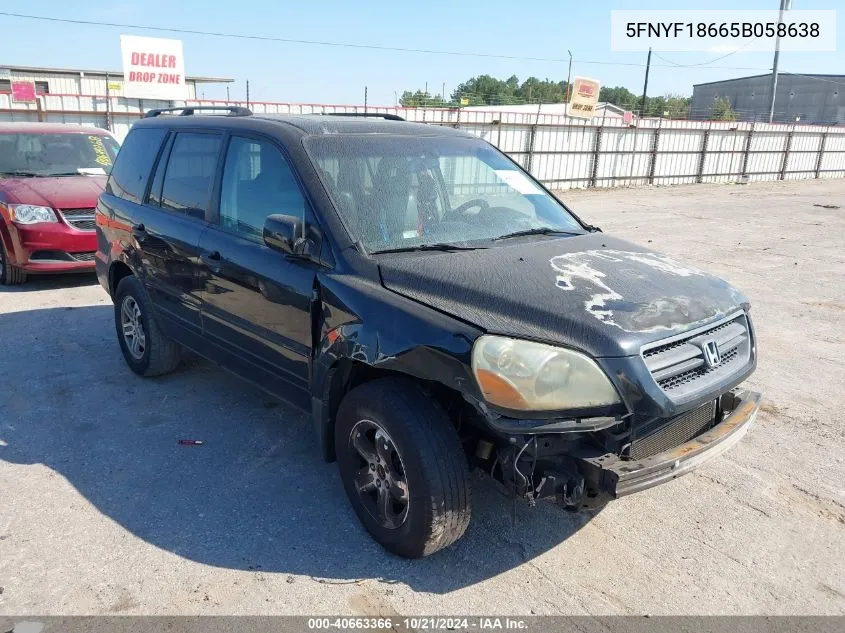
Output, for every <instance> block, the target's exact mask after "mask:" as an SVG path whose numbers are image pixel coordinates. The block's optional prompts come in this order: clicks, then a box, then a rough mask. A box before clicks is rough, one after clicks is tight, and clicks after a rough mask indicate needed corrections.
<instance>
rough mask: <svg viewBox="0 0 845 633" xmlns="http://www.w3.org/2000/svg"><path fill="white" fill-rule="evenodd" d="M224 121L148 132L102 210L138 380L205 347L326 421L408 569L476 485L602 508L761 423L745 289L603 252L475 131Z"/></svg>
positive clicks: (345, 121)
mask: <svg viewBox="0 0 845 633" xmlns="http://www.w3.org/2000/svg"><path fill="white" fill-rule="evenodd" d="M177 112H178V113H179V114H177ZM222 112H224V113H225V114H224V115H221V114H208V113H204V112H203V110H202V109H201V108H190V107H189V108H183V109H181V110H178V109H173V110H156V111H151V112H149V113H147V115H146V117H145V118H144V119H143V120H141V121H140V122H138V123H136V124H135V125H134V126H133V127H132V129H131V131H130V132H129V135H128V137H127V138H126V140H125V143H124V145H123V147H122V149H121V150H120V153H119V155H118V157H117V160H116V163H115V165H114V169H113V170H112V172H111V175H110V177H109V179H108V182H107V185H106V188H105V191H104V193H103V194H102V195H101V197H100V199H99V203H98V205H97V210H96V222H97V242H98V244H97V254H96V268H97V275H98V277H99V280H100V283H101V284H102V285H103V287H104V288H105V289H106V290H107V291H108V293H109V294H110V295H111V297H112V299H113V302H114V318H115V328H116V332H117V340H118V343H119V345H120V348H121V351H122V353H123V357H124V358H125V359H126V362H127V364H128V365H129V367H130V368H131V369H132V370H133V371H135V372H136V373H138V374H141V375H143V376H158V375H161V374H166V373H167V372H170V371H172V370H173V369H174V368H175V367H176V366H177V364H178V363H179V358H180V353H181V352H182V350H183V349H189V350H192V351H193V352H195V353H197V354H199V355H201V356H204V357H207V358H208V359H211V360H212V361H214V362H216V363H218V364H220V365H221V366H223V367H225V368H227V369H228V370H231V372H233V373H235V374H237V375H239V376H240V377H242V378H243V379H245V380H248V381H250V382H252V383H254V384H255V385H257V386H258V387H260V388H262V389H264V390H266V391H267V392H269V393H271V394H273V395H274V396H277V397H278V398H281V399H283V400H285V401H287V402H288V403H290V404H291V405H293V406H294V407H297V408H299V409H301V410H303V411H305V412H307V413H308V414H309V415H310V419H311V420H312V422H313V427H314V432H315V435H316V438H317V443H318V446H319V448H320V452H321V454H322V457H323V458H324V459H325V460H327V461H337V464H338V467H339V470H340V474H341V479H342V482H343V486H344V488H345V490H346V494H347V496H348V498H349V501H350V503H351V505H352V508H353V509H354V511H355V513H356V514H357V516H358V518H359V519H360V521H361V523H362V524H363V525H364V527H365V528H366V529H367V530H368V531H369V533H370V534H371V535H372V536H373V537H374V538H375V540H376V541H378V542H379V543H380V544H382V545H383V546H384V547H385V548H387V549H388V550H390V551H392V552H395V553H397V554H400V555H402V556H406V557H421V556H426V555H428V554H432V553H434V552H436V551H438V550H440V549H442V548H443V547H446V546H448V545H450V544H451V543H453V542H455V541H456V540H457V539H459V538H460V537H461V535H462V534H463V533H464V531H465V530H466V528H467V525H468V523H469V520H470V514H471V491H470V483H469V478H468V473H469V470H470V468H480V469H483V470H484V471H486V472H487V473H490V474H491V475H492V477H493V479H494V480H495V481H496V482H497V483H495V484H494V485H497V486H501V487H503V488H504V489H505V490H506V491H507V492H508V493H509V495H511V496H512V497H513V498H521V499H525V500H526V501H527V502H528V503H530V504H532V505H533V504H534V503H535V501H536V500H538V499H541V498H552V499H555V500H556V501H557V502H558V503H559V504H560V505H562V506H564V507H565V508H569V509H580V508H583V507H585V506H594V505H602V504H604V503H606V502H607V501H608V500H609V499H611V498H614V497H621V496H623V495H628V494H631V493H635V492H638V491H641V490H644V489H647V488H649V487H651V486H655V485H658V484H663V483H666V482H669V481H671V480H672V479H675V478H676V477H679V476H681V475H683V474H685V473H687V472H689V471H691V470H692V469H694V468H696V467H697V466H699V465H700V464H701V463H702V462H704V461H706V460H709V459H710V458H712V457H714V456H715V455H718V454H720V453H722V452H723V451H725V450H726V449H728V448H729V447H731V446H732V445H734V444H735V443H736V442H738V441H739V440H740V438H742V437H743V435H744V434H745V433H746V432H747V430H748V428H749V427H750V425H751V424H752V421H753V419H754V417H755V414H756V412H757V409H758V407H759V402H760V395H759V394H758V393H754V392H751V391H748V390H745V389H743V388H742V387H741V386H740V385H741V383H742V382H743V381H744V380H745V379H746V378H747V377H748V376H749V375H750V374H751V373H752V372H753V371H754V368H755V365H756V343H755V336H754V329H753V327H752V322H751V317H750V314H749V307H750V306H749V303H748V300H747V299H746V298H745V297H744V296H743V295H742V294H741V293H740V292H739V291H738V290H736V289H735V288H733V287H732V286H731V285H729V284H728V283H727V282H725V281H722V280H721V279H718V278H716V277H713V276H711V275H709V274H707V273H705V272H703V271H701V270H699V269H697V268H694V267H692V266H689V265H686V264H683V263H681V262H679V261H676V260H674V259H672V258H669V257H666V256H664V255H661V254H659V253H656V252H653V251H651V250H649V249H646V248H643V247H641V246H637V245H635V244H632V243H630V242H627V241H625V240H622V239H619V238H615V237H612V236H611V235H607V234H605V233H603V232H601V230H600V229H598V228H597V227H595V226H592V225H590V224H588V223H586V222H585V221H583V220H581V219H580V218H578V217H577V216H576V215H575V214H574V213H573V212H572V211H571V210H570V209H568V208H567V207H566V206H565V205H564V204H563V203H561V202H560V201H559V200H558V199H557V198H556V197H555V196H554V195H552V194H551V193H550V192H549V191H547V190H546V189H545V188H544V187H543V185H541V184H540V183H539V182H537V181H536V180H535V179H534V178H533V177H532V176H531V175H529V174H528V173H526V172H525V171H524V170H523V169H522V168H521V167H520V166H519V165H518V164H516V163H515V162H513V161H512V160H511V159H510V158H508V157H507V156H505V155H504V154H502V153H501V152H500V151H498V150H497V149H496V148H495V147H493V146H492V145H490V144H489V143H487V142H485V141H484V140H481V139H479V138H477V137H474V136H471V135H469V134H466V133H463V132H461V131H458V130H455V129H451V128H447V127H438V126H434V125H425V124H416V123H409V122H405V121H403V120H401V119H399V118H398V117H396V116H393V115H368V116H328V115H317V116H287V115H285V116H282V115H264V114H261V115H259V114H252V113H251V112H250V111H249V110H246V109H243V108H238V107H231V108H227V109H224V110H223V111H222Z"/></svg>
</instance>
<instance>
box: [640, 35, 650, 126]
mask: <svg viewBox="0 0 845 633" xmlns="http://www.w3.org/2000/svg"><path fill="white" fill-rule="evenodd" d="M650 68H651V46H649V47H648V60H646V63H645V83H643V101H642V104H641V105H640V118H643V117H644V116H645V97H646V94H647V93H648V71H649V69H650Z"/></svg>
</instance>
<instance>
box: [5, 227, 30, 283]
mask: <svg viewBox="0 0 845 633" xmlns="http://www.w3.org/2000/svg"><path fill="white" fill-rule="evenodd" d="M25 281H26V271H25V270H23V269H22V268H18V267H17V266H12V262H11V261H9V256H8V254H7V253H6V247H5V245H4V244H3V238H2V237H0V285H4V286H14V285H17V284H22V283H23V282H25Z"/></svg>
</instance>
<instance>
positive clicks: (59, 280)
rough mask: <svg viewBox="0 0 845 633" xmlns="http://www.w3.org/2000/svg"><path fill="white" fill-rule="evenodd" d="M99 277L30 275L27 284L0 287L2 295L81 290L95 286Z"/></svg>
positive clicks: (66, 274) (91, 274)
mask: <svg viewBox="0 0 845 633" xmlns="http://www.w3.org/2000/svg"><path fill="white" fill-rule="evenodd" d="M96 283H98V282H97V275H95V274H94V273H92V272H88V273H65V274H61V275H29V276H28V277H27V278H26V282H24V283H22V284H19V285H16V286H4V285H0V293H2V292H6V293H10V294H11V293H19V292H35V291H37V290H58V289H60V288H81V287H82V286H93V285H95V284H96Z"/></svg>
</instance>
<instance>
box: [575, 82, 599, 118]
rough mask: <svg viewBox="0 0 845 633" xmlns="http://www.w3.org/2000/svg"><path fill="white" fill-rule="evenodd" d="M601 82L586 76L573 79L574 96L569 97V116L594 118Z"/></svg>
mask: <svg viewBox="0 0 845 633" xmlns="http://www.w3.org/2000/svg"><path fill="white" fill-rule="evenodd" d="M599 90H600V86H599V82H598V81H596V80H595V79H587V78H586V77H576V78H575V79H574V80H573V81H572V97H570V99H569V108H568V111H567V114H568V115H569V116H574V117H579V118H582V119H592V118H593V115H594V114H595V113H596V103H598V100H599Z"/></svg>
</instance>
